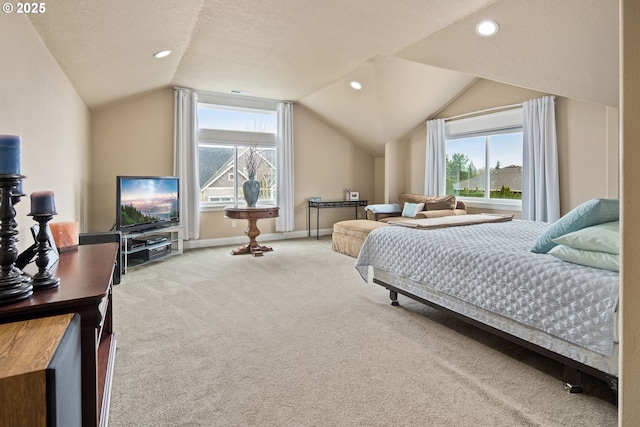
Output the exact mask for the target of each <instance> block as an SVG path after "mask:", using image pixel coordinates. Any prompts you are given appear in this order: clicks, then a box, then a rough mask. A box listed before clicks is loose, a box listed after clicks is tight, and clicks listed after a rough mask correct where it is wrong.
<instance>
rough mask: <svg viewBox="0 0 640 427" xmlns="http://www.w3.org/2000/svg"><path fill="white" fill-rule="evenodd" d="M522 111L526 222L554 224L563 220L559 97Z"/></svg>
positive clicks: (538, 101) (534, 102)
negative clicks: (561, 212) (557, 124)
mask: <svg viewBox="0 0 640 427" xmlns="http://www.w3.org/2000/svg"><path fill="white" fill-rule="evenodd" d="M522 111H523V123H522V131H523V148H522V157H523V159H522V160H523V165H522V219H529V220H534V221H545V222H554V221H556V220H558V219H559V218H560V180H559V178H558V147H557V145H558V144H557V138H556V114H555V97H554V96H545V97H542V98H537V99H532V100H529V101H526V102H524V103H523V104H522Z"/></svg>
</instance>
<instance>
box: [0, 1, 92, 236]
mask: <svg viewBox="0 0 640 427" xmlns="http://www.w3.org/2000/svg"><path fill="white" fill-rule="evenodd" d="M0 58H2V59H1V60H0V133H2V134H10V135H19V136H20V137H21V138H22V168H21V170H22V174H23V175H25V176H26V179H25V180H24V184H23V189H24V192H25V193H27V194H30V193H32V192H34V191H40V190H52V191H53V192H54V193H55V202H56V208H57V211H58V215H57V216H55V217H54V221H78V222H80V226H81V229H82V230H86V227H87V226H88V224H87V223H88V211H87V206H88V200H89V199H90V194H89V192H88V191H87V188H88V187H87V185H88V180H89V137H90V136H89V126H90V113H89V110H88V109H87V107H86V106H85V104H84V102H83V101H82V100H81V99H80V97H79V96H78V94H77V92H76V91H75V89H74V87H73V86H72V85H71V83H70V82H69V80H68V79H67V77H66V76H65V74H64V72H63V71H62V70H61V68H60V67H59V66H58V64H57V63H56V62H55V60H54V59H53V57H52V56H51V54H50V53H49V51H48V50H47V49H46V47H45V46H44V44H43V43H42V40H41V39H40V37H39V36H38V34H37V33H36V31H35V29H34V28H33V26H32V25H31V22H30V21H29V20H28V19H27V17H26V15H18V14H15V13H14V14H3V15H2V16H1V17H0ZM16 211H17V215H16V220H17V222H18V231H19V235H18V238H19V239H20V241H19V242H18V247H19V248H20V249H23V248H25V247H26V246H29V245H30V244H31V243H32V241H31V234H30V232H29V227H31V226H32V225H33V224H34V222H33V221H32V219H31V217H29V216H27V213H29V211H30V201H29V199H28V198H25V199H24V200H23V201H21V202H20V203H19V204H18V205H17V206H16Z"/></svg>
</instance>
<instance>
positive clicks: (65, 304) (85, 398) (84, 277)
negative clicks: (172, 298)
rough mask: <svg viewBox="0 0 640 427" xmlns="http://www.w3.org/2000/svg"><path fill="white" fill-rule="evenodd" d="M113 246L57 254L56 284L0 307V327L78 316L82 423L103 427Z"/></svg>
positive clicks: (110, 353)
mask: <svg viewBox="0 0 640 427" xmlns="http://www.w3.org/2000/svg"><path fill="white" fill-rule="evenodd" d="M118 247H119V245H118V244H117V243H100V244H92V245H81V246H79V247H78V249H77V250H73V251H67V252H61V253H60V259H59V261H58V266H57V271H56V274H57V276H58V277H60V286H59V287H57V288H53V289H47V290H43V291H38V292H34V294H33V296H32V297H30V298H28V299H26V300H23V301H20V302H17V303H13V304H9V305H4V306H0V324H3V323H10V322H17V321H23V320H29V319H35V318H41V317H48V316H57V315H60V314H67V313H78V314H79V315H80V343H81V358H82V425H83V426H84V427H93V426H105V427H106V426H107V423H108V418H109V398H110V396H111V380H112V378H113V365H114V362H115V351H116V339H115V335H114V334H113V324H112V288H111V287H112V278H113V269H114V265H115V262H116V255H117V252H118Z"/></svg>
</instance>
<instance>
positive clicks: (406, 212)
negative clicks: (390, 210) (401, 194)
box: [402, 202, 424, 218]
mask: <svg viewBox="0 0 640 427" xmlns="http://www.w3.org/2000/svg"><path fill="white" fill-rule="evenodd" d="M423 208H424V203H409V202H404V208H403V209H402V216H404V217H407V218H415V217H416V215H417V214H418V212H422V209H423Z"/></svg>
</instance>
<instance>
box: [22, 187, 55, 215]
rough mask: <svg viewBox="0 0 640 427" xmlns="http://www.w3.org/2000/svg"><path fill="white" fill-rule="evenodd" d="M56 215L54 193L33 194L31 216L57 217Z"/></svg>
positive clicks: (38, 192)
mask: <svg viewBox="0 0 640 427" xmlns="http://www.w3.org/2000/svg"><path fill="white" fill-rule="evenodd" d="M56 213H57V212H56V205H55V203H54V201H53V191H36V192H35V193H31V213H29V215H55V214H56Z"/></svg>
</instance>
